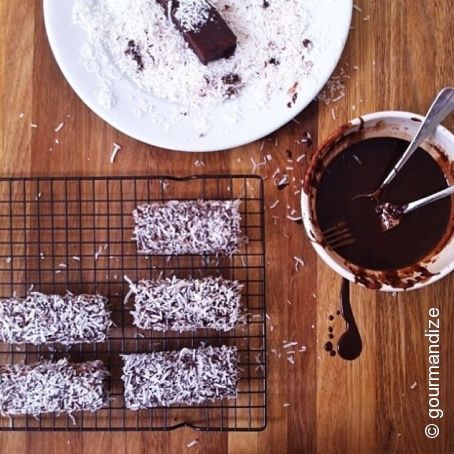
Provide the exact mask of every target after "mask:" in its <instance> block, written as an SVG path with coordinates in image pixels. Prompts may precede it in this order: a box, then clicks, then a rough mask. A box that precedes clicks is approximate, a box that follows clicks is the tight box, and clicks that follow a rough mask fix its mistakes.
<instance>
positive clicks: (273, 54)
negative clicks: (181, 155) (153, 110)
mask: <svg viewBox="0 0 454 454" xmlns="http://www.w3.org/2000/svg"><path fill="white" fill-rule="evenodd" d="M320 1H322V2H324V3H325V2H327V1H331V0H306V1H304V2H303V1H300V0H272V1H268V2H264V1H263V0H249V1H244V0H209V1H208V0H199V1H195V0H184V1H182V0H180V7H179V11H177V13H176V14H177V15H178V14H179V15H180V21H182V23H183V27H184V28H185V29H187V30H195V29H197V27H200V26H201V24H203V21H204V20H207V18H206V17H205V16H206V11H207V5H209V4H212V5H213V6H214V7H216V8H217V10H218V11H219V13H220V14H221V15H222V17H223V18H224V20H225V21H226V23H227V24H228V26H229V27H230V28H231V29H232V31H233V32H234V33H235V35H236V36H237V40H238V44H237V49H236V51H235V54H234V55H233V57H231V58H229V59H220V60H217V61H214V62H211V63H210V64H208V65H207V66H204V65H203V64H201V63H200V61H199V60H198V58H197V56H196V55H195V54H194V53H193V52H192V51H191V50H190V49H189V47H188V45H187V43H186V41H185V40H184V37H183V36H182V34H181V33H180V32H179V31H178V30H177V29H176V27H175V25H174V24H173V23H172V21H171V20H169V17H168V14H167V13H166V11H165V10H164V9H163V8H162V7H161V5H160V4H159V2H157V1H156V0H76V1H75V5H74V9H73V20H74V22H75V23H76V24H77V25H79V26H80V27H81V28H82V29H83V30H84V31H85V32H86V36H87V41H86V43H85V45H84V46H83V48H82V49H81V57H82V61H83V63H84V65H85V67H86V68H87V69H88V70H89V71H91V72H94V73H96V74H97V75H98V76H99V79H100V81H101V84H100V86H101V89H100V93H99V95H100V96H98V98H102V100H100V101H102V103H103V105H104V106H105V107H106V108H110V107H112V106H113V104H114V102H115V96H114V94H113V93H112V81H114V80H116V79H119V78H121V77H122V76H123V75H126V76H127V77H129V78H130V79H131V80H132V81H133V82H135V83H136V84H137V85H138V86H139V87H140V88H141V89H142V90H143V91H145V92H147V93H151V94H153V95H154V96H157V97H159V98H162V99H165V100H167V101H172V102H178V103H180V104H184V105H190V106H197V105H218V104H220V103H222V102H224V101H225V100H227V99H229V98H235V97H237V96H238V95H239V94H241V92H242V91H243V90H244V89H246V88H252V89H253V90H252V92H253V93H254V96H255V97H256V98H257V102H258V103H261V104H262V105H265V104H266V102H267V101H268V100H269V98H270V96H271V95H273V94H275V93H276V92H283V93H287V92H288V91H289V89H290V88H291V87H295V86H304V84H303V83H302V82H303V81H304V80H305V79H307V78H309V77H313V74H312V69H313V63H312V57H313V56H314V55H316V54H321V53H323V51H324V49H323V48H322V47H323V46H322V45H321V44H320V45H319V43H322V42H323V39H322V38H323V37H322V31H321V30H319V27H311V25H312V23H313V16H314V15H316V14H317V12H318V9H319V5H318V3H319V2H320ZM204 11H205V13H204ZM298 83H299V84H298ZM292 95H293V96H294V97H295V99H296V96H297V94H296V92H295V93H292ZM295 95H296V96H295Z"/></svg>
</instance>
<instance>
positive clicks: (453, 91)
mask: <svg viewBox="0 0 454 454" xmlns="http://www.w3.org/2000/svg"><path fill="white" fill-rule="evenodd" d="M453 110H454V88H452V87H446V88H443V90H441V91H440V93H438V95H437V97H436V98H435V101H434V102H433V103H432V105H431V106H430V109H429V111H428V112H427V114H426V117H425V118H424V120H423V122H422V124H421V126H420V127H419V129H418V132H417V133H416V135H415V137H414V138H413V140H412V141H411V143H410V145H409V146H408V148H407V150H406V151H405V153H404V154H403V155H402V156H401V158H400V159H399V161H398V162H397V164H396V165H395V166H394V167H393V169H392V170H391V172H390V173H389V174H388V176H387V177H386V178H385V180H384V181H383V183H382V187H385V186H388V185H389V183H391V181H392V180H394V178H395V177H396V175H397V174H398V173H399V172H400V170H401V169H402V167H403V166H404V165H405V163H406V162H407V161H408V160H409V159H410V157H411V155H412V154H413V153H414V152H415V151H416V150H417V149H418V147H419V146H420V145H421V144H422V143H423V142H424V140H426V139H427V137H429V136H430V135H431V134H432V133H433V132H434V131H435V129H437V126H438V125H439V124H440V123H441V122H442V121H443V120H444V119H445V118H446V117H447V116H448V115H449V114H450V113H451V112H452V111H453Z"/></svg>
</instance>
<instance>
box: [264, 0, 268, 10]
mask: <svg viewBox="0 0 454 454" xmlns="http://www.w3.org/2000/svg"><path fill="white" fill-rule="evenodd" d="M269 6H270V2H268V1H267V0H263V8H265V9H266V8H268V7H269Z"/></svg>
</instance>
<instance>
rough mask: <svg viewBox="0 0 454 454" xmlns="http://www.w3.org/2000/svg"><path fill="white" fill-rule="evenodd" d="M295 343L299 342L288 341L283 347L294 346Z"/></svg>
mask: <svg viewBox="0 0 454 454" xmlns="http://www.w3.org/2000/svg"><path fill="white" fill-rule="evenodd" d="M294 345H298V342H287V343H286V344H284V345H283V346H282V348H284V349H285V348H289V347H293V346H294Z"/></svg>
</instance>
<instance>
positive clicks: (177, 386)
mask: <svg viewBox="0 0 454 454" xmlns="http://www.w3.org/2000/svg"><path fill="white" fill-rule="evenodd" d="M123 360H124V367H123V376H122V379H123V382H124V388H125V390H124V397H125V405H126V407H127V408H129V409H130V410H139V409H146V408H153V407H167V406H171V405H198V404H202V403H204V402H206V401H214V400H217V399H224V398H236V397H237V385H238V380H239V378H240V372H239V369H238V350H237V348H236V347H232V346H226V345H223V346H222V347H211V346H209V347H205V346H203V345H202V346H201V347H199V348H196V349H191V348H183V349H182V350H180V351H171V352H152V353H144V354H134V355H123Z"/></svg>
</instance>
